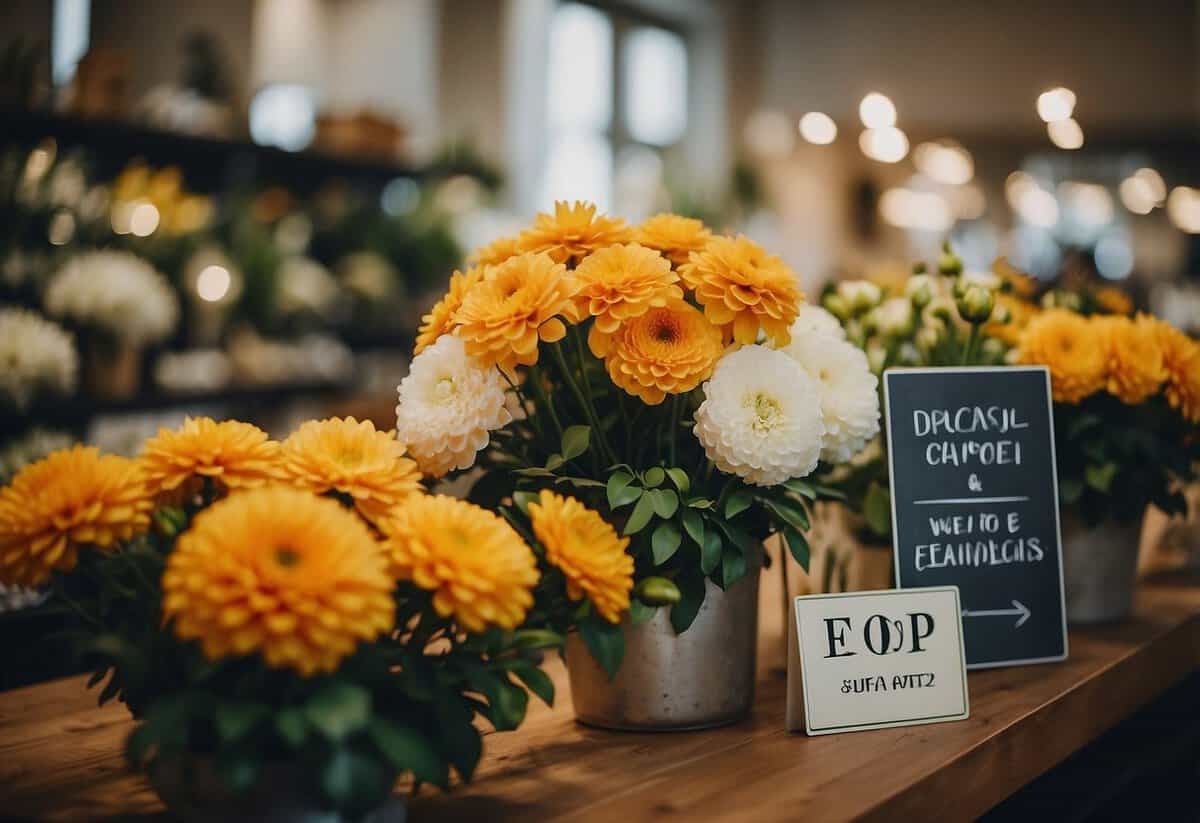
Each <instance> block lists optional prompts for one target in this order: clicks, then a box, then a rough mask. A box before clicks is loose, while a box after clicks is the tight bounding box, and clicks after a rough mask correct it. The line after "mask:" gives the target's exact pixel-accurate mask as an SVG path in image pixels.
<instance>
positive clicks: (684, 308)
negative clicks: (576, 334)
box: [589, 301, 724, 406]
mask: <svg viewBox="0 0 1200 823" xmlns="http://www.w3.org/2000/svg"><path fill="white" fill-rule="evenodd" d="M593 328H594V327H593ZM589 342H590V341H589ZM604 348H605V350H606V356H605V359H604V364H605V366H606V367H607V369H608V374H609V377H611V378H612V381H613V383H615V384H616V385H617V386H619V387H621V388H622V389H624V390H625V391H627V392H629V393H630V394H632V395H636V396H637V397H640V398H641V399H642V401H643V402H645V403H648V404H650V405H652V406H653V405H657V404H659V403H661V402H662V401H663V399H664V398H665V397H666V396H667V395H668V394H682V393H684V392H689V391H691V390H692V389H694V388H696V386H698V385H700V382H701V381H703V380H704V379H705V378H707V377H708V376H709V374H711V373H712V370H713V366H714V365H716V363H717V360H718V359H719V358H720V357H721V353H722V351H723V350H724V347H723V346H722V344H721V332H720V330H719V329H717V328H716V327H715V326H712V325H710V324H709V323H708V322H707V321H706V320H705V319H704V316H703V315H702V314H701V313H700V312H699V311H698V310H697V309H695V308H693V307H692V306H690V305H689V304H687V303H684V302H682V301H676V302H674V303H672V304H671V305H669V306H665V307H663V308H654V309H650V310H649V311H647V312H645V313H644V314H642V315H640V316H638V317H636V318H634V319H633V320H628V321H626V322H624V323H622V324H621V325H620V326H618V327H617V329H616V332H615V334H613V335H612V338H611V342H606V344H605V346H604ZM593 351H594V349H593Z"/></svg>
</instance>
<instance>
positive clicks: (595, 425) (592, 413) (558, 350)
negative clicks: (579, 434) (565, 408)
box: [550, 343, 619, 463]
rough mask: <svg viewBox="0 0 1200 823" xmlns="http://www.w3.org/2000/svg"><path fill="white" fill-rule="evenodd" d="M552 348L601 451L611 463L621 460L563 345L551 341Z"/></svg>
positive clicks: (564, 377)
mask: <svg viewBox="0 0 1200 823" xmlns="http://www.w3.org/2000/svg"><path fill="white" fill-rule="evenodd" d="M550 348H551V349H553V350H554V358H555V360H557V361H558V367H559V368H560V369H561V370H562V373H563V379H564V380H566V381H567V386H569V387H570V389H571V393H572V394H573V395H575V401H576V402H577V403H579V405H580V407H582V409H583V413H584V415H585V416H586V417H587V419H588V423H589V424H590V425H591V427H592V439H593V440H594V441H595V442H596V443H598V444H599V445H600V451H601V453H602V454H603V456H604V459H605V460H607V461H609V462H610V463H617V462H619V461H618V460H617V455H616V452H614V451H613V450H612V446H610V445H609V444H608V438H607V437H606V436H605V435H604V430H603V429H602V428H601V427H600V420H599V418H598V417H596V410H595V409H593V408H592V405H591V403H589V402H588V399H587V396H586V395H584V393H583V390H582V389H580V388H579V383H578V382H577V381H576V380H575V377H574V376H573V375H572V374H571V367H570V366H568V365H567V358H566V357H565V356H564V355H563V351H562V346H561V345H560V344H558V343H551V344H550Z"/></svg>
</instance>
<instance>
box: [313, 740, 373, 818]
mask: <svg viewBox="0 0 1200 823" xmlns="http://www.w3.org/2000/svg"><path fill="white" fill-rule="evenodd" d="M386 780H387V776H386V775H385V773H384V770H383V767H382V766H381V765H380V763H379V762H377V761H376V760H375V759H373V758H370V757H366V756H365V755H361V754H357V753H355V752H351V751H348V750H346V749H341V748H339V749H335V750H334V752H333V754H332V755H331V756H330V757H329V759H328V760H326V761H325V766H324V768H323V769H322V770H321V788H322V789H323V790H324V792H325V795H326V796H327V797H328V798H329V800H330V801H332V802H333V804H334V805H335V806H337V807H339V808H346V807H353V806H355V805H356V804H364V803H369V804H373V802H378V801H377V800H375V798H376V797H377V796H378V795H379V794H380V793H381V789H382V790H386V788H388V787H385V786H384V784H385V782H386Z"/></svg>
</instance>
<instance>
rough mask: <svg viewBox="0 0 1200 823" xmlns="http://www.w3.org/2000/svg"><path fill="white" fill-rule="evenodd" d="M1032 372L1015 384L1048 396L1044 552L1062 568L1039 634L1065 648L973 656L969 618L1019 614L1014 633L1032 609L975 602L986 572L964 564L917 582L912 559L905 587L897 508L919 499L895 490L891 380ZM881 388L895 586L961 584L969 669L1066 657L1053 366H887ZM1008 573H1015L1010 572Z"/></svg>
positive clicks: (1000, 601)
mask: <svg viewBox="0 0 1200 823" xmlns="http://www.w3.org/2000/svg"><path fill="white" fill-rule="evenodd" d="M1030 373H1035V374H1037V375H1040V377H1041V380H1040V381H1036V382H1035V381H1031V380H1030V378H1029V377H1022V378H1020V379H1019V380H1018V381H1016V382H1024V383H1026V388H1028V387H1029V386H1032V385H1037V384H1038V383H1040V385H1039V390H1042V389H1044V393H1045V398H1046V401H1045V402H1046V415H1045V418H1044V423H1043V422H1042V421H1043V418H1041V417H1040V409H1039V410H1037V413H1038V415H1039V417H1038V418H1037V420H1038V423H1039V424H1041V425H1044V427H1045V430H1046V439H1047V440H1048V446H1049V449H1048V456H1049V460H1048V462H1047V461H1046V460H1045V458H1044V457H1043V458H1042V459H1041V460H1040V462H1041V464H1042V467H1043V469H1045V470H1047V473H1048V474H1049V475H1050V484H1049V490H1048V491H1049V493H1050V495H1051V496H1050V497H1049V500H1050V502H1051V505H1050V507H1049V508H1050V509H1052V511H1053V533H1052V537H1053V539H1054V546H1053V554H1051V548H1050V547H1045V548H1044V551H1045V553H1046V556H1047V557H1053V560H1054V562H1056V563H1057V567H1058V574H1057V595H1058V610H1059V613H1060V617H1059V619H1058V620H1057V621H1051V622H1048V621H1047V620H1046V619H1045V618H1042V619H1040V620H1039V621H1038V626H1037V628H1040V631H1041V634H1040V635H1039V636H1040V637H1044V636H1045V633H1046V631H1047V630H1054V631H1055V632H1056V634H1057V636H1059V637H1061V651H1051V653H1046V654H1042V653H1033V654H1031V655H1029V656H1005V655H998V654H991V655H989V654H983V655H980V654H976V655H972V654H971V639H970V638H971V635H972V634H973V633H974V634H977V635H979V634H980V632H981V631H983V630H982V629H978V630H976V632H972V631H971V624H969V623H968V621H967V617H980V616H991V617H992V618H993V620H995V619H996V618H1002V619H1005V620H1007V619H1008V617H1006V615H1008V616H1011V617H1013V618H1015V620H1014V622H1013V624H1011V625H1012V626H1013V630H1014V631H1018V630H1019V629H1020V628H1021V626H1020V625H1018V624H1017V623H1016V621H1020V623H1022V624H1023V623H1024V622H1025V621H1026V620H1027V619H1028V618H1029V612H1030V611H1031V610H1030V609H1028V607H1025V606H1024V605H1023V604H1022V603H1020V601H1018V600H1016V599H1015V598H1012V605H1013V606H1014V607H1016V608H1014V609H1012V610H1009V609H1006V608H995V606H997V605H1001V606H1004V605H1007V603H1008V602H1009V598H1008V597H1007V596H1002V597H1001V598H996V597H995V596H994V594H993V596H992V597H991V598H990V599H989V600H988V601H987V602H986V603H983V602H973V601H976V598H975V597H974V596H973V595H974V594H975V593H976V592H978V591H979V590H980V589H981V588H982V586H981V584H980V583H979V580H980V577H981V572H982V571H983V570H982V569H978V568H966V567H962V568H956V570H955V571H951V572H946V573H939V574H936V575H934V577H933V579H931V580H924V581H920V580H916V579H911V576H912V574H915V573H916V572H915V567H916V563H915V560H914V561H913V563H912V564H911V565H912V567H913V569H914V571H913V572H912V573H911V574H910V576H909V578H910V579H908V581H907V585H905V583H906V578H905V576H904V574H903V572H904V569H905V566H906V564H905V563H904V562H902V560H904V556H903V555H902V547H901V542H902V540H903V539H904V534H903V533H902V532H901V529H900V516H899V511H898V509H899V507H901V506H907V508H908V509H911V510H915V509H916V508H917V500H916V496H915V495H914V494H911V493H910V494H907V495H905V498H904V500H903V501H901V500H900V495H898V494H897V489H896V487H897V473H896V454H897V448H896V441H895V438H896V437H897V435H896V434H895V433H894V428H895V426H894V423H893V417H892V392H893V389H892V380H904V379H905V378H906V377H911V376H924V375H934V376H937V377H939V378H944V379H946V380H956V379H960V378H963V377H968V378H975V379H979V378H980V377H983V376H984V375H988V374H1003V375H1008V376H1012V375H1028V374H1030ZM883 387H884V392H883V397H884V415H885V418H884V419H885V423H886V425H885V430H886V432H887V447H888V481H889V486H890V497H891V507H892V550H893V562H894V566H895V573H896V587H897V588H900V589H904V588H918V587H928V586H939V585H957V586H959V588H960V592H961V597H962V604H963V624H964V625H963V634H964V638H965V639H966V654H967V661H968V662H967V668H968V669H986V668H995V667H1000V666H1016V665H1026V664H1034V663H1057V662H1061V661H1063V660H1066V659H1067V657H1068V655H1069V651H1070V650H1069V640H1068V636H1067V614H1066V602H1065V587H1064V582H1063V557H1062V525H1061V513H1060V511H1059V505H1058V499H1059V498H1058V470H1057V456H1056V454H1055V443H1054V403H1053V400H1052V396H1051V391H1050V371H1049V369H1047V368H1046V367H1045V366H953V367H945V368H939V367H918V368H894V369H888V370H887V371H886V372H885V373H884V375H883ZM909 411H911V410H905V413H908V412H909ZM909 436H910V437H912V438H914V439H915V437H916V434H915V432H913V433H912V434H911V435H909ZM1038 445H1041V444H1040V443H1039V444H1038ZM1026 474H1028V472H1026ZM1044 484H1045V478H1044V474H1042V472H1041V471H1039V472H1038V474H1037V476H1035V477H1033V482H1032V483H1031V484H1030V485H1031V486H1032V487H1033V488H1038V489H1039V490H1042V491H1047V490H1046V488H1045V485H1044ZM1019 499H1022V498H1009V497H998V498H983V497H981V498H980V501H979V502H981V503H985V504H990V503H993V502H1004V503H1006V504H1010V505H1011V502H1012V501H1014V500H1019ZM1030 499H1032V498H1031V497H1030V496H1028V495H1026V496H1024V498H1023V500H1024V501H1026V502H1027V501H1029V500H1030ZM970 502H971V501H970V500H969V495H965V496H964V498H955V499H947V500H925V501H921V503H922V504H935V505H938V504H945V505H963V504H969V503H970ZM922 516H925V515H922ZM911 518H912V521H913V522H915V521H916V520H917V518H918V515H917V514H916V512H915V511H913V512H912V514H911ZM908 523H909V518H908V516H906V518H905V524H906V525H908ZM911 552H912V553H913V554H914V555H915V553H916V548H915V545H914V547H913V548H912V549H911ZM1038 572H1039V573H1043V572H1042V570H1041V569H1039V570H1038ZM1009 576H1010V577H1011V573H1010V575H1009ZM1041 582H1042V584H1043V586H1050V585H1052V584H1051V583H1050V581H1049V580H1045V581H1041ZM993 585H994V583H993ZM1022 610H1024V614H1022ZM1046 611H1048V610H1046ZM1050 616H1051V617H1052V616H1053V615H1052V614H1051V615H1050ZM975 625H980V626H982V625H983V624H975ZM999 625H1000V624H999V623H992V624H991V626H990V627H989V628H988V629H987V633H986V635H984V636H985V638H986V637H987V636H990V635H994V633H995V631H996V627H997V626H999ZM978 642H979V641H977V644H978ZM1050 645H1053V644H1050ZM976 650H977V651H978V645H977V649H976ZM973 658H974V662H971V661H972V659H973Z"/></svg>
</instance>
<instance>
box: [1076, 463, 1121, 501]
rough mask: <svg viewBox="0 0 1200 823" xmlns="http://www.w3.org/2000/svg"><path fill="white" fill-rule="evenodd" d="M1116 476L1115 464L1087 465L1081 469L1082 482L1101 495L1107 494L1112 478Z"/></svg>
mask: <svg viewBox="0 0 1200 823" xmlns="http://www.w3.org/2000/svg"><path fill="white" fill-rule="evenodd" d="M1116 476H1117V464H1116V463H1105V464H1104V465H1102V466H1097V465H1095V464H1094V463H1088V464H1087V465H1086V466H1085V467H1084V469H1083V478H1084V481H1085V482H1086V483H1087V484H1088V485H1089V486H1091V487H1092V488H1093V489H1095V490H1096V491H1098V492H1101V493H1103V494H1108V491H1109V489H1111V488H1112V482H1113V478H1114V477H1116Z"/></svg>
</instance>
